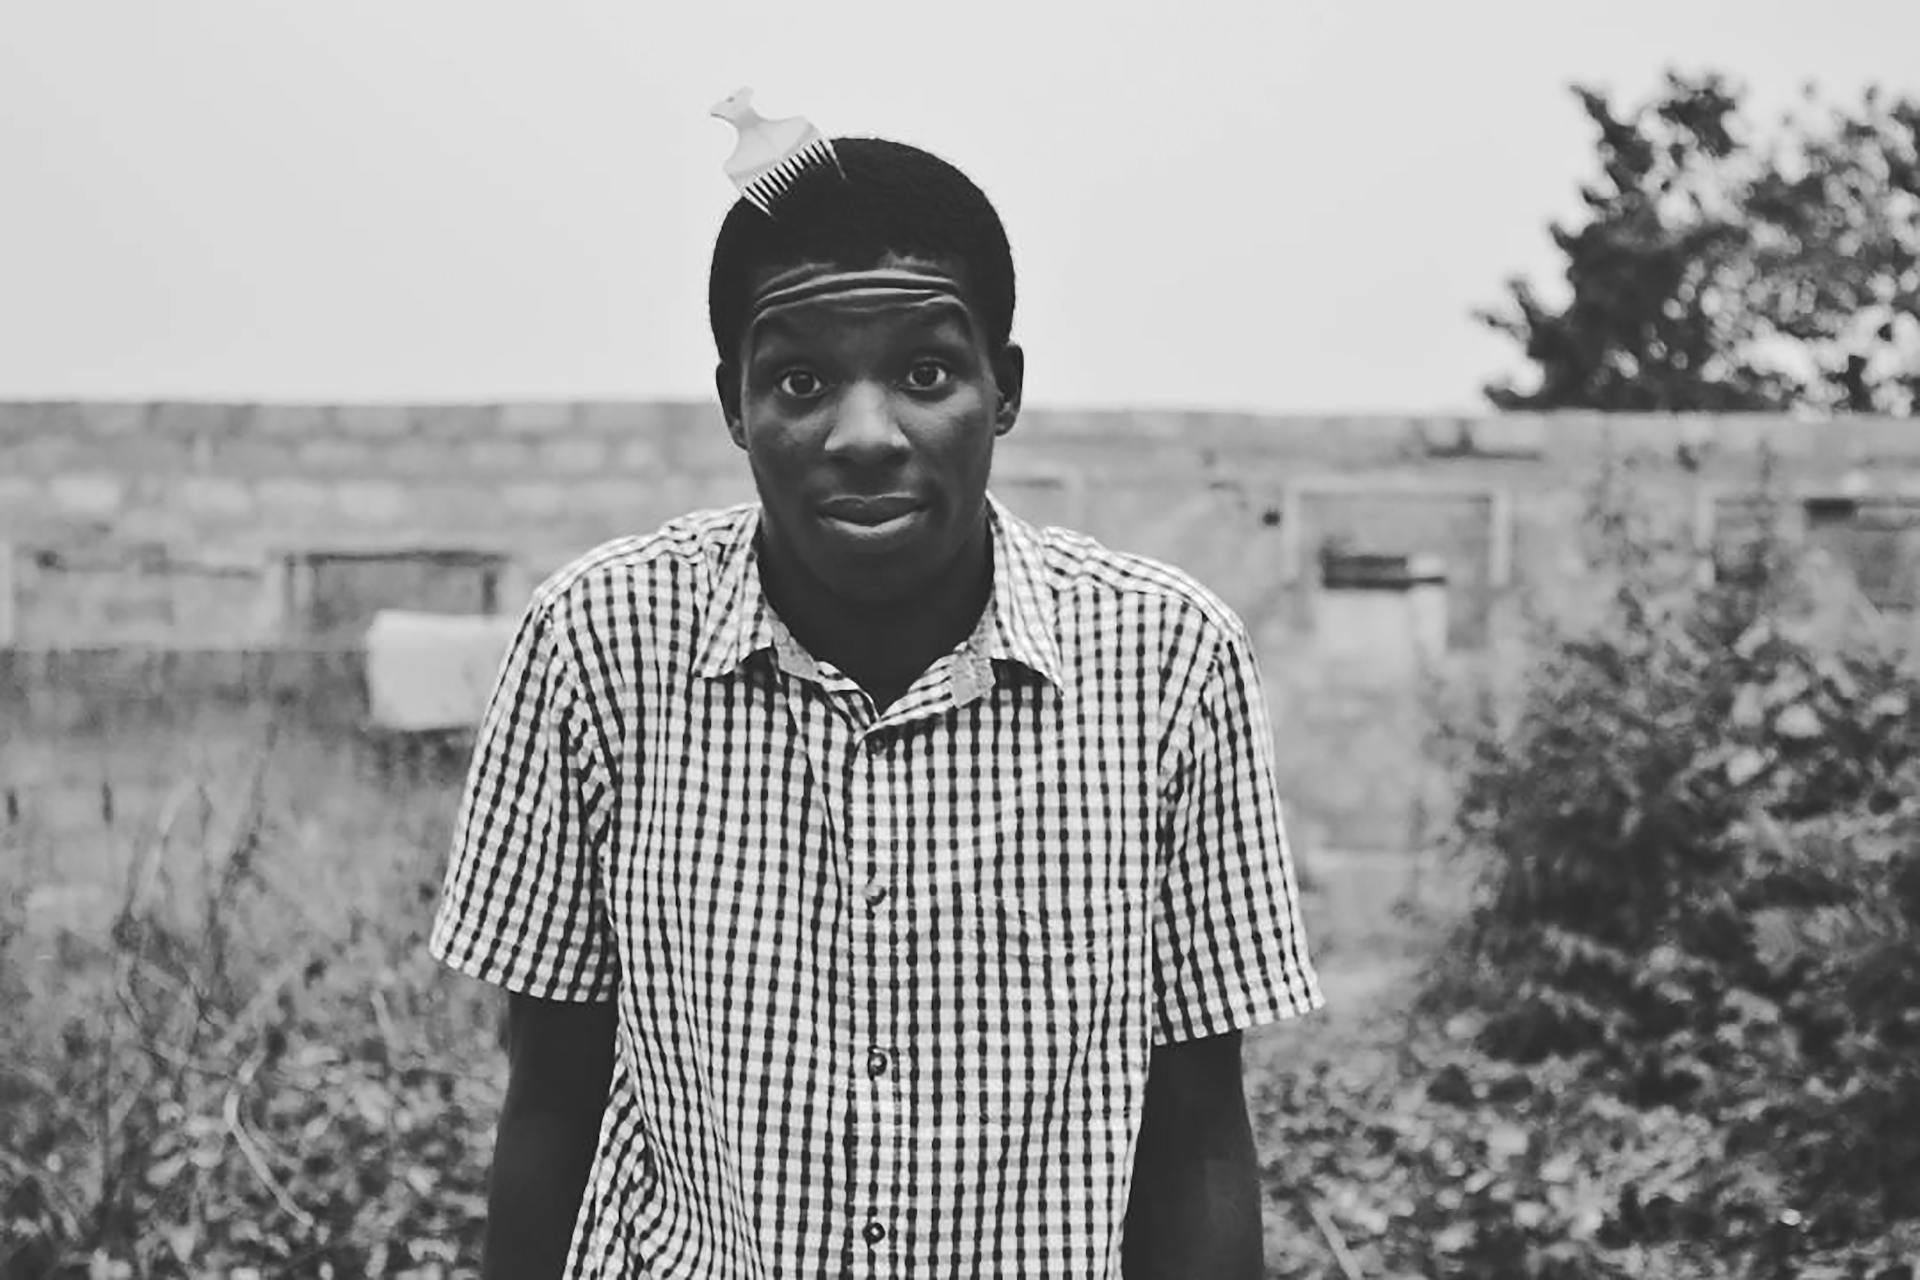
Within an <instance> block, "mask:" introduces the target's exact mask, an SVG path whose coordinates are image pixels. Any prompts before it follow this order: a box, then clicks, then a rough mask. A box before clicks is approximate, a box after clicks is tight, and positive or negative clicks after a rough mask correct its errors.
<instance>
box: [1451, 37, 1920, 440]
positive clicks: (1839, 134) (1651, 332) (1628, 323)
mask: <svg viewBox="0 0 1920 1280" xmlns="http://www.w3.org/2000/svg"><path fill="white" fill-rule="evenodd" d="M1574 92H1575V94H1576V96H1577V97H1578V98H1579V101H1580V106H1581V108H1582V110H1583V111H1584V112H1585V113H1586V116H1587V118H1588V119H1589V120H1590V121H1591V122H1592V123H1593V126H1594V130H1595V133H1596V142H1597V156H1596V159H1597V161H1598V167H1599V173H1598V175H1597V176H1596V177H1595V178H1594V179H1593V180H1592V181H1591V182H1590V183H1588V184H1587V185H1585V186H1584V187H1582V189H1581V193H1580V194H1581V199H1582V202H1583V204H1584V205H1585V213H1584V218H1583V220H1582V221H1581V222H1580V223H1578V224H1577V225H1572V226H1560V225H1556V226H1554V227H1552V229H1551V233H1552V236H1553V241H1554V244H1555V246H1556V247H1557V248H1558V250H1559V252H1560V253H1561V255H1562V256H1563V257H1564V258H1565V264H1566V265H1565V281H1564V286H1563V287H1561V288H1558V289H1556V290H1555V291H1554V292H1555V293H1557V294H1559V295H1560V296H1559V297H1557V298H1554V299H1548V298H1546V297H1544V296H1543V295H1542V293H1541V292H1540V291H1539V290H1537V289H1536V288H1535V287H1534V285H1532V284H1531V283H1529V282H1527V281H1525V280H1514V281H1511V282H1510V283H1509V284H1508V286H1507V292H1508V298H1507V301H1506V303H1505V305H1503V306H1501V307H1498V308H1495V309H1492V310H1489V311H1487V312H1484V313H1482V314H1481V316H1480V318H1481V319H1482V320H1483V321H1484V322H1485V323H1486V324H1488V325H1489V326H1490V327H1492V328H1494V329H1495V330H1497V331H1499V332H1501V333H1504V334H1506V335H1507V336H1509V337H1511V338H1512V339H1513V340H1514V342H1515V343H1516V344H1518V345H1519V347H1520V349H1521V351H1522V353H1523V354H1524V355H1525V356H1526V358H1527V360H1528V361H1529V362H1530V363H1531V364H1532V366H1533V369H1532V376H1531V377H1529V378H1528V379H1526V380H1525V382H1526V385H1524V386H1523V385H1516V384H1514V383H1504V384H1498V385H1494V386H1491V387H1489V388H1488V389H1487V394H1488V397H1489V398H1490V399H1491V400H1492V401H1493V403H1494V404H1495V405H1497V406H1499V407H1501V408H1510V409H1598V410H1617V411H1637V412H1648V411H1655V412H1657V411H1699V412H1771V411H1789V410H1813V411H1823V412H1825V411H1854V412H1873V413H1890V414H1915V413H1920V100H1915V99H1912V98H1905V97H1892V96H1888V95H1884V94H1881V93H1878V92H1872V91H1870V92H1868V93H1867V94H1866V95H1865V97H1864V98H1863V100H1862V101H1861V102H1860V104H1859V105H1858V106H1857V107H1838V106H1828V105H1824V104H1821V103H1819V102H1818V101H1817V100H1816V99H1815V98H1814V97H1813V95H1812V93H1811V91H1809V93H1808V95H1807V98H1806V101H1805V103H1804V104H1803V107H1802V109H1801V110H1800V111H1799V112H1797V113H1794V114H1790V115H1789V116H1787V117H1786V118H1785V119H1784V120H1782V121H1780V122H1779V124H1778V125H1777V127H1775V128H1773V129H1772V130H1766V129H1763V128H1760V127H1758V126H1756V124H1755V123H1754V121H1753V120H1752V118H1751V116H1750V115H1749V114H1748V113H1747V112H1746V111H1745V109H1744V108H1743V104H1742V101H1741V98H1742V93H1741V91H1740V90H1739V89H1738V88H1737V87H1736V86H1734V85H1732V84H1730V83H1729V82H1728V81H1726V80H1725V79H1723V78H1721V77H1719V76H1714V75H1703V76H1691V77H1689V76H1679V75H1669V76H1668V78H1667V80H1666V83H1665V85H1664V86H1663V88H1662V90H1661V91H1660V92H1659V93H1658V94H1656V95H1655V96H1654V97H1653V98H1652V99H1651V100H1650V101H1648V102H1646V103H1643V104H1641V105H1639V106H1637V107H1635V108H1632V109H1630V110H1624V111H1622V110H1618V109H1616V108H1615V107H1614V105H1613V104H1612V102H1611V101H1609V99H1608V98H1607V96H1606V95H1604V94H1602V93H1600V92H1598V91H1596V90H1593V89H1589V88H1576V89H1575V91H1574Z"/></svg>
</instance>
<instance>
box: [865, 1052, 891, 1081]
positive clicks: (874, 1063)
mask: <svg viewBox="0 0 1920 1280" xmlns="http://www.w3.org/2000/svg"><path fill="white" fill-rule="evenodd" d="M892 1065H893V1056H892V1055H891V1054H889V1053H888V1052H887V1051H886V1050H885V1049H869V1050H867V1074H868V1075H870V1076H872V1077H873V1078H874V1079H875V1080H878V1079H879V1078H880V1077H881V1076H883V1075H885V1074H887V1068H888V1067H890V1066H892Z"/></svg>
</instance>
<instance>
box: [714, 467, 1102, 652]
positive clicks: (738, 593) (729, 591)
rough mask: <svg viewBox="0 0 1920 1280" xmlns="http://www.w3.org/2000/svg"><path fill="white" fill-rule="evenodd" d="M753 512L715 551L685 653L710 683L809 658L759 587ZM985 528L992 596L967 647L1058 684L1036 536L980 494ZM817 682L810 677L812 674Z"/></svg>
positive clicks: (1049, 601) (1049, 599)
mask: <svg viewBox="0 0 1920 1280" xmlns="http://www.w3.org/2000/svg"><path fill="white" fill-rule="evenodd" d="M760 519H761V514H760V509H759V508H758V507H757V506H756V507H751V508H747V509H746V513H745V518H744V519H742V520H740V521H738V522H737V523H736V524H735V525H734V526H733V527H732V530H731V532H730V534H729V536H728V537H727V539H726V541H725V542H724V544H723V545H722V547H721V552H720V565H719V573H718V574H717V576H716V577H715V579H714V583H713V593H712V596H711V597H710V600H709V603H708V608H707V611H706V617H705V621H704V624H703V626H702V629H701V632H700V636H699V639H698V642H697V643H696V646H695V649H694V654H693V668H694V671H695V672H696V673H697V674H699V675H701V676H704V677H706V678H708V679H718V678H719V677H721V676H724V675H727V674H729V673H730V672H733V671H735V670H737V669H738V668H739V667H740V665H741V664H742V663H744V662H745V661H746V660H747V659H748V658H750V657H752V656H754V655H755V654H758V653H763V652H767V651H770V650H771V651H775V652H777V653H778V655H779V656H780V658H781V665H783V666H787V667H789V668H792V667H796V666H797V667H799V668H800V669H801V671H802V673H803V674H804V673H805V672H806V671H807V670H808V669H812V668H813V666H814V664H813V662H812V659H811V658H810V657H809V656H808V655H807V654H806V651H805V650H804V649H802V648H801V647H800V646H799V645H798V644H797V643H795V642H794V641H793V638H792V636H791V634H789V633H788V631H787V629H786V627H785V625H784V624H782V623H781V622H780V619H779V617H778V616H777V615H776V614H775V613H774V611H773V606H772V605H771V604H770V603H768V601H767V597H766V592H765V591H764V590H762V588H761V586H760V570H759V556H758V553H757V552H756V550H755V540H756V536H757V535H758V533H759V530H760ZM987 523H988V528H989V530H990V531H991V534H992V539H993V594H992V596H991V597H990V598H989V600H988V601H987V610H986V613H985V614H984V615H982V617H981V619H980V626H979V627H978V628H976V630H975V632H974V634H973V636H972V637H971V638H970V639H969V640H968V642H967V645H966V647H967V648H983V649H984V651H985V653H986V655H987V657H988V658H998V659H1005V660H1009V661H1013V662H1018V663H1019V664H1020V665H1022V666H1024V667H1026V668H1028V669H1029V670H1031V671H1033V672H1034V673H1035V674H1037V675H1039V676H1042V677H1044V678H1045V679H1046V680H1047V681H1048V682H1049V683H1051V684H1053V685H1055V686H1059V685H1061V684H1063V683H1064V678H1063V673H1062V667H1061V662H1060V645H1059V638H1058V632H1057V629H1056V627H1055V617H1056V611H1055V605H1054V598H1053V592H1052V591H1051V590H1049V588H1048V583H1047V577H1046V564H1045V562H1044V559H1043V557H1044V554H1045V549H1044V547H1043V546H1042V543H1041V540H1040V535H1039V532H1038V531H1037V530H1036V529H1034V527H1033V526H1032V525H1030V524H1028V523H1027V522H1026V521H1024V520H1022V519H1020V518H1019V517H1018V516H1016V515H1014V514H1013V513H1012V512H1011V511H1008V510H1007V509H1006V507H1004V506H1003V505H1001V503H1000V500H999V499H998V498H995V497H994V496H993V495H992V494H988V495H987ZM816 678H817V676H816Z"/></svg>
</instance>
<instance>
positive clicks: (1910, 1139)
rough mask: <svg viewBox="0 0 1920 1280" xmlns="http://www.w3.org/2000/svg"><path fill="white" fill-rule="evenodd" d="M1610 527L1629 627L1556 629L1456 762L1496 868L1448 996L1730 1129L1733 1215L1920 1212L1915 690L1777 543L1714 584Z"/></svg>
mask: <svg viewBox="0 0 1920 1280" xmlns="http://www.w3.org/2000/svg"><path fill="white" fill-rule="evenodd" d="M1601 525H1602V528H1603V531H1604V533H1605V541H1606V542H1607V556H1608V559H1609V563H1610V564H1611V565H1612V566H1613V568H1614V570H1615V572H1616V573H1617V574H1618V579H1619V588H1618V590H1617V592H1616V593H1615V596H1614V599H1613V602H1612V607H1611V609H1610V611H1609V612H1608V614H1607V616H1606V617H1605V618H1603V619H1602V620H1601V621H1600V622H1599V623H1598V624H1597V625H1594V626H1592V627H1589V628H1585V629H1581V630H1577V631H1558V632H1556V631H1555V629H1553V628H1551V627H1548V628H1546V629H1545V630H1544V631H1543V635H1542V637H1541V642H1540V649H1539V651H1540V653H1541V655H1542V657H1541V660H1540V662H1539V664H1538V665H1537V667H1536V668H1535V670H1534V671H1533V672H1532V673H1531V676H1530V679H1529V681H1528V683H1527V685H1526V687H1525V690H1524V693H1523V695H1522V697H1521V700H1520V704H1519V706H1518V707H1517V709H1515V712H1514V714H1512V715H1511V716H1510V717H1508V718H1506V719H1505V720H1504V721H1497V720H1495V719H1488V720H1486V721H1484V722H1482V723H1480V724H1477V725H1474V726H1471V727H1470V728H1466V729H1463V730H1462V731H1460V733H1459V734H1458V737H1457V738H1456V740H1455V742H1454V744H1453V745H1454V747H1455V749H1456V750H1457V751H1458V753H1459V759H1460V765H1461V773H1460V781H1461V789H1460V804H1459V809H1458V813H1457V815H1456V826H1455V830H1454V833H1453V838H1454V841H1455V843H1456V845H1457V847H1459V848H1461V849H1468V848H1471V849H1473V850H1476V851H1480V852H1481V853H1483V854H1484V855H1485V857H1486V858H1487V874H1486V878H1485V880H1484V883H1483V892H1482V894H1481V896H1480V898H1479V900H1478V902H1477V903H1476V906H1475V908H1474V910H1473V912H1472V915H1471V917H1470V919H1469V921H1468V923H1467V927H1466V928H1465V929H1464V930H1463V931H1462V934H1461V937H1460V942H1461V949H1460V953H1459V957H1458V959H1457V962H1456V963H1455V964H1454V965H1453V967H1452V969H1451V970H1450V974H1449V977H1450V979H1451V982H1450V983H1442V984H1440V985H1439V986H1438V987H1436V1003H1438V1004H1440V1005H1443V1006H1444V1005H1448V1004H1450V1003H1451V1004H1460V1003H1465V1004H1466V1005H1467V1006H1469V1007H1473V1006H1478V1007H1481V1008H1486V1009H1489V1010H1493V1011H1494V1012H1492V1013H1491V1015H1490V1016H1488V1017H1487V1018H1486V1020H1485V1024H1484V1026H1483V1027H1482V1028H1481V1030H1480V1032H1479V1033H1478V1036H1477V1043H1478V1044H1479V1046H1480V1047H1481V1048H1482V1049H1484V1050H1486V1051H1487V1052H1489V1053H1491V1054H1493V1055H1494V1056H1495V1057H1497V1058H1500V1059H1504V1060H1508V1061H1511V1062H1515V1063H1521V1064H1527V1063H1541V1062H1545V1061H1549V1060H1554V1059H1559V1060H1564V1061H1566V1062H1569V1063H1572V1064H1575V1065H1576V1066H1577V1067H1578V1068H1579V1069H1580V1071H1581V1073H1582V1078H1583V1079H1584V1080H1585V1081H1587V1082H1588V1086H1589V1087H1590V1088H1597V1089H1601V1090H1604V1091H1606V1092H1607V1093H1609V1094H1611V1095H1612V1096H1614V1097H1617V1098H1618V1099H1620V1100H1622V1101H1623V1102H1625V1103H1627V1104H1630V1105H1632V1106H1633V1107H1636V1108H1639V1109H1641V1110H1642V1111H1652V1110H1654V1109H1662V1108H1666V1109H1672V1110H1674V1111H1677V1112H1679V1113H1682V1114H1685V1115H1688V1116H1692V1117H1696V1118H1698V1119H1699V1120H1700V1121H1701V1122H1703V1123H1706V1124H1708V1125H1710V1126H1711V1127H1712V1130H1713V1132H1714V1133H1715V1134H1716V1135H1717V1139H1718V1140H1719V1141H1721V1142H1722V1143H1723V1144H1724V1148H1723V1153H1722V1154H1723V1160H1724V1163H1723V1165H1722V1168H1723V1169H1731V1170H1734V1171H1737V1173H1738V1178H1737V1179H1736V1180H1735V1183H1734V1184H1730V1185H1728V1186H1725V1187H1720V1188H1717V1189H1711V1188H1705V1187H1700V1186H1696V1187H1695V1194H1696V1197H1697V1198H1699V1199H1700V1202H1701V1209H1702V1211H1703V1212H1706V1213H1708V1214H1709V1215H1711V1216H1713V1217H1715V1218H1716V1219H1721V1218H1724V1217H1726V1216H1727V1215H1728V1214H1729V1213H1731V1212H1732V1210H1733V1207H1734V1206H1746V1209H1745V1210H1743V1212H1746V1211H1751V1210H1755V1209H1759V1210H1760V1212H1759V1214H1758V1217H1756V1218H1755V1222H1756V1223H1758V1222H1762V1221H1766V1220H1773V1221H1776V1222H1777V1221H1778V1219H1779V1214H1780V1213H1782V1212H1789V1213H1791V1214H1792V1215H1794V1221H1795V1222H1797V1223H1800V1224H1802V1225H1803V1226H1804V1229H1805V1230H1806V1231H1807V1232H1808V1233H1810V1237H1811V1238H1813V1239H1816V1240H1819V1241H1823V1242H1826V1243H1829V1244H1831V1243H1833V1242H1836V1241H1841V1240H1849V1239H1859V1238H1871V1237H1872V1236H1873V1235H1874V1234H1875V1233H1878V1232H1883V1231H1885V1230H1887V1229H1889V1227H1890V1225H1891V1224H1893V1223H1896V1222H1920V1055H1916V1054H1915V1053H1914V1052H1913V1050H1914V1047H1915V1046H1916V1044H1920V1015H1916V1013H1915V1010H1916V1009H1920V675H1916V673H1915V670H1914V667H1913V665H1912V663H1911V661H1910V659H1909V657H1908V655H1906V654H1905V653H1904V652H1902V651H1901V650H1900V649H1899V648H1898V647H1897V646H1895V645H1893V644H1891V643H1889V642H1887V641H1886V640H1885V639H1884V638H1882V637H1876V636H1875V635H1874V634H1873V633H1872V632H1871V631H1870V630H1869V629H1867V628H1864V627H1862V626H1861V625H1859V623H1858V621H1857V620H1855V621H1854V622H1852V623H1850V624H1849V625H1847V626H1842V627H1837V628H1836V627H1833V626H1828V625H1823V623H1824V619H1823V617H1822V615H1821V613H1820V612H1819V611H1818V610H1817V609H1814V608H1813V603H1812V599H1811V597H1810V595H1809V593H1808V591H1807V590H1805V589H1804V586H1803V580H1802V578H1801V577H1800V575H1798V574H1797V573H1796V571H1795V567H1794V565H1793V561H1792V557H1791V554H1790V552H1789V549H1788V548H1786V547H1785V546H1784V545H1783V543H1782V542H1781V540H1780V539H1779V538H1778V537H1777V536H1776V535H1774V534H1772V533H1771V532H1770V531H1769V530H1770V526H1764V527H1763V530H1762V534H1761V536H1759V537H1758V538H1756V539H1755V540H1754V541H1753V543H1752V544H1751V545H1750V546H1748V547H1747V548H1746V549H1745V551H1744V553H1743V555H1742V557H1741V559H1740V561H1739V562H1738V563H1735V564H1731V565H1727V566H1723V570H1722V572H1721V574H1720V575H1719V576H1718V577H1717V578H1716V580H1715V582H1714V583H1713V584H1712V585H1707V586H1702V585H1699V578H1698V574H1697V572H1695V571H1696V570H1697V568H1698V566H1697V565H1690V564H1687V563H1686V562H1685V561H1684V559H1683V558H1682V559H1676V558H1674V557H1671V556H1667V555H1662V554H1660V552H1659V549H1658V548H1652V547H1649V545H1648V544H1647V543H1646V542H1645V541H1644V540H1642V539H1641V538H1640V537H1639V536H1638V534H1637V532H1636V531H1635V530H1634V529H1633V528H1632V527H1631V522H1630V521H1627V520H1623V519H1618V518H1609V519H1605V520H1602V521H1601ZM1756 1229H1757V1228H1756Z"/></svg>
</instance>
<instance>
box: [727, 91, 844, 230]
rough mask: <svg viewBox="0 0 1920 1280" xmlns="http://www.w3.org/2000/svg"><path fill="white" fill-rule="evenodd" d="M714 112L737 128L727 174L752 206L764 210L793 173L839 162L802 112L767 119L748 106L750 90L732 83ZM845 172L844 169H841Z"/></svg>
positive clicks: (782, 192) (769, 209)
mask: <svg viewBox="0 0 1920 1280" xmlns="http://www.w3.org/2000/svg"><path fill="white" fill-rule="evenodd" d="M712 114H713V115H716V116H718V117H720V118H721V119H722V120H725V121H726V122H727V123H728V124H730V125H732V126H733V127H734V128H735V129H738V130H739V131H740V137H739V140H738V141H736V142H735V143H734V144H733V154H732V155H730V156H728V157H727V163H726V166H725V167H726V171H727V177H729V178H731V179H733V185H734V186H736V187H738V188H740V194H741V195H742V196H744V197H746V199H747V202H748V203H749V204H751V205H753V207H754V208H756V209H758V210H759V211H760V212H762V213H764V214H767V215H769V216H771V215H772V213H773V203H774V201H776V200H778V199H779V198H780V197H781V196H783V195H785V194H786V192H787V189H788V188H789V187H791V186H793V182H794V179H796V178H798V177H799V176H800V175H801V174H803V173H805V172H806V171H807V170H809V169H813V168H817V167H819V166H820V165H827V164H830V165H832V166H833V167H834V168H835V169H839V168H840V157H839V156H838V155H836V154H834V150H833V143H832V142H830V141H828V139H827V137H826V135H825V134H823V133H821V132H820V131H819V130H818V129H816V128H814V127H813V122H812V121H811V120H808V119H807V118H805V117H804V116H789V117H787V118H785V119H782V120H769V119H767V118H766V117H765V116H763V115H761V114H760V113H759V112H758V111H755V110H754V109H753V90H751V89H736V90H735V91H734V92H732V93H730V94H728V95H727V96H726V97H724V98H722V99H721V100H720V101H719V102H717V103H715V104H714V106H713V111H712ZM842 173H843V174H844V170H843V171H842Z"/></svg>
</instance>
